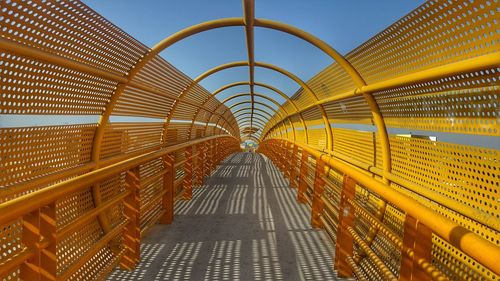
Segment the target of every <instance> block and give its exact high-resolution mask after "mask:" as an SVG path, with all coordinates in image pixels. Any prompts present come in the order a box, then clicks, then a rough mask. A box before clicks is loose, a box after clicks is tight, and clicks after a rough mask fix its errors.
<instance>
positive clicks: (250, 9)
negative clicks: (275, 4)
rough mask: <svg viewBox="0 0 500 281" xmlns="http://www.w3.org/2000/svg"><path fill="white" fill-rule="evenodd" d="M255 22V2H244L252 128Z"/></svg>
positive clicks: (249, 0) (245, 0) (252, 0)
mask: <svg viewBox="0 0 500 281" xmlns="http://www.w3.org/2000/svg"><path fill="white" fill-rule="evenodd" d="M254 20H255V2H254V0H243V23H244V24H245V35H246V39H247V51H248V72H249V79H248V80H249V81H250V100H251V101H252V106H251V107H252V113H251V115H250V127H252V123H253V112H254V107H255V98H254V85H253V84H254V80H255V79H254V68H255V57H254V42H253V39H254V38H253V24H254Z"/></svg>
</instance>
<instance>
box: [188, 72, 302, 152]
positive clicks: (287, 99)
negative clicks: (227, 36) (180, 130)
mask: <svg viewBox="0 0 500 281" xmlns="http://www.w3.org/2000/svg"><path fill="white" fill-rule="evenodd" d="M209 72H211V71H209ZM213 73H214V72H213ZM213 73H212V72H211V74H213ZM205 78H206V76H205ZM195 80H196V79H195ZM199 82H200V81H198V83H199ZM241 85H250V82H247V81H242V82H235V83H231V84H227V85H224V86H222V87H220V88H219V89H217V90H215V91H214V92H213V93H212V94H211V95H210V96H209V97H208V98H207V99H205V101H203V103H202V104H201V106H205V104H206V103H207V102H208V101H209V100H210V99H211V98H215V97H216V96H217V95H218V94H219V93H221V92H223V91H224V90H227V89H230V88H232V87H237V86H241ZM254 85H256V86H260V87H264V88H267V89H269V90H271V91H273V92H275V93H277V94H278V95H279V96H281V97H282V98H284V99H285V100H286V101H287V102H289V103H290V104H291V105H292V106H293V107H294V109H295V111H297V112H298V111H299V108H298V107H297V105H296V104H295V102H294V101H293V100H291V99H290V98H289V97H288V96H287V95H286V94H285V93H283V92H282V91H280V90H279V89H277V88H275V87H273V86H271V85H268V84H265V83H261V82H254ZM200 109H201V107H200ZM199 111H200V110H199V109H198V110H197V111H196V112H195V114H194V119H193V120H196V116H197V115H198V113H199ZM293 114H295V113H292V115H293ZM298 115H299V118H300V121H301V123H302V126H303V128H304V130H305V134H304V135H305V140H306V141H305V142H306V143H308V136H307V126H306V123H305V122H304V118H303V117H302V114H301V113H300V112H299V113H298ZM288 116H290V114H288ZM283 119H284V118H283ZM290 124H292V128H293V127H294V126H293V123H292V122H290ZM193 125H194V122H193V123H192V124H191V129H190V132H191V130H192V128H193ZM293 131H294V134H295V129H293ZM294 139H295V138H294Z"/></svg>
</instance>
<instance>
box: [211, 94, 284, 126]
mask: <svg viewBox="0 0 500 281" xmlns="http://www.w3.org/2000/svg"><path fill="white" fill-rule="evenodd" d="M248 95H250V94H248V93H241V94H236V95H233V96H230V97H228V98H226V99H225V100H224V101H222V102H221V105H222V104H226V103H227V102H228V101H230V100H232V99H234V98H238V97H242V96H248ZM254 95H255V96H259V97H262V98H264V99H267V100H269V101H270V102H272V103H274V104H275V105H277V106H278V107H279V108H281V109H282V110H283V111H284V112H285V114H288V113H287V111H286V109H285V108H283V107H282V106H281V105H280V104H279V103H278V102H276V101H275V100H274V99H272V98H270V97H267V96H264V95H260V94H257V93H254ZM253 103H254V104H255V103H258V104H261V105H263V106H266V107H267V108H269V109H270V110H272V111H273V112H275V114H277V115H279V116H282V115H281V113H279V111H278V110H276V109H274V108H272V107H270V106H269V105H267V104H265V103H261V102H257V101H254V102H253ZM219 107H220V105H219V106H217V107H216V108H215V109H214V112H216V111H217V110H218V109H219ZM226 111H227V110H225V111H224V112H223V113H222V114H219V120H220V116H224V114H225V113H226ZM208 120H211V117H210V118H209V119H208ZM219 120H217V123H216V124H218V123H219Z"/></svg>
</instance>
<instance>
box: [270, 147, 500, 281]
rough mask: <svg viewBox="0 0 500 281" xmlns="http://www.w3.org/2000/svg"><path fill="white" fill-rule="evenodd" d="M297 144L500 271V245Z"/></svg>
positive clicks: (499, 272) (480, 260) (322, 153)
mask: <svg viewBox="0 0 500 281" xmlns="http://www.w3.org/2000/svg"><path fill="white" fill-rule="evenodd" d="M266 142H269V140H266V141H261V146H262V145H263V144H265V143H266ZM295 145H297V146H299V147H300V148H301V149H303V150H304V151H306V152H307V153H308V154H309V155H311V156H312V157H314V158H316V159H320V160H322V161H324V163H325V164H326V165H328V166H330V167H331V168H333V169H336V170H338V171H340V172H342V173H344V174H347V175H349V177H351V178H353V179H354V180H355V181H356V182H357V183H358V184H360V185H362V186H363V187H365V188H367V189H368V190H370V191H371V192H373V193H375V194H378V195H379V196H380V197H381V198H382V199H384V200H386V201H388V202H390V203H391V204H393V205H394V206H396V207H397V208H399V209H400V210H402V211H403V212H405V213H406V214H408V215H410V216H412V217H414V218H415V219H417V220H418V221H419V222H421V223H423V224H424V225H425V226H427V227H428V228H430V229H431V230H432V232H433V233H434V234H436V235H438V236H440V237H441V238H443V239H444V240H446V241H447V242H448V243H450V244H451V245H453V246H454V247H456V248H457V249H459V250H461V251H463V252H464V253H465V254H467V255H469V256H470V257H472V258H473V259H475V260H476V261H478V262H479V263H481V264H482V265H484V266H485V267H486V268H488V269H489V270H491V271H493V272H494V273H496V274H500V267H499V266H498V261H499V260H500V247H498V246H497V245H495V244H493V243H492V242H490V241H488V240H486V239H484V238H482V237H481V236H479V235H477V234H475V233H473V232H472V231H470V230H468V229H466V228H464V227H462V226H460V225H458V224H457V223H455V222H453V221H452V220H450V219H448V218H446V217H444V216H443V215H441V214H439V213H437V212H435V211H433V210H432V209H431V208H429V207H426V206H424V205H422V204H420V203H419V202H418V201H416V200H415V199H412V198H410V197H408V196H406V195H404V194H403V193H401V192H399V191H397V190H395V189H394V188H392V187H391V186H389V185H388V184H386V183H384V182H382V181H378V180H375V179H373V178H372V177H371V176H369V175H367V174H365V172H363V171H360V170H359V169H357V168H355V167H354V166H352V165H349V164H346V163H344V162H342V161H338V160H337V159H335V158H333V157H331V156H329V155H327V154H325V153H324V152H323V151H319V150H317V149H315V148H313V147H311V146H309V145H305V144H301V143H295ZM485 253H487V254H485Z"/></svg>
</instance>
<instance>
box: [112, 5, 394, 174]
mask: <svg viewBox="0 0 500 281" xmlns="http://www.w3.org/2000/svg"><path fill="white" fill-rule="evenodd" d="M247 3H249V2H247ZM249 15H250V14H248V15H247V18H248V17H249ZM252 17H253V16H252ZM252 23H253V25H255V26H260V27H265V28H270V29H275V30H280V31H283V32H286V33H288V34H291V35H294V36H297V37H299V38H301V39H303V40H305V41H307V42H309V43H311V44H313V45H314V46H316V47H318V48H319V49H321V50H322V51H323V52H325V53H326V54H328V55H329V56H330V57H331V58H333V59H334V60H335V61H336V62H337V63H338V64H339V66H341V67H342V68H343V69H344V71H346V73H347V74H348V75H349V76H350V77H351V79H352V80H353V81H354V83H355V84H356V85H357V87H358V89H360V90H361V89H362V87H363V86H365V85H366V83H365V81H364V80H363V79H362V77H361V76H360V75H359V73H358V72H357V71H356V70H355V69H354V67H353V66H352V65H351V64H350V63H349V62H348V61H347V60H346V59H345V58H344V57H343V56H341V55H340V54H339V53H338V52H337V51H336V50H335V49H333V48H332V47H331V46H330V45H328V44H326V43H325V42H323V41H322V40H320V39H319V38H317V37H315V36H313V35H312V34H309V33H307V32H305V31H303V30H301V29H298V28H295V27H293V26H290V25H287V24H283V23H280V22H276V21H272V20H265V19H255V18H253V20H252ZM238 25H240V26H241V25H243V26H245V27H247V24H246V23H245V20H244V19H239V18H229V19H219V20H214V21H209V22H205V23H202V24H198V25H195V26H192V27H189V28H186V29H184V30H181V31H179V32H177V33H175V34H173V35H171V36H169V37H168V38H166V39H164V40H162V41H161V42H160V43H158V44H157V45H155V46H154V47H153V49H152V50H151V52H150V53H149V54H148V55H147V56H146V57H145V58H144V59H143V60H142V61H141V62H139V63H138V65H139V66H140V67H139V68H142V66H143V65H144V64H145V63H142V62H143V61H146V62H147V61H149V60H151V59H152V58H153V57H154V56H155V55H156V54H157V53H159V52H160V51H162V50H163V49H165V48H167V47H169V46H170V45H172V44H174V43H175V42H178V41H180V40H182V39H184V38H186V37H188V36H191V35H193V34H197V33H199V32H203V31H206V30H210V29H214V28H220V27H226V26H238ZM141 63H142V64H141ZM137 68H138V67H137V66H136V67H135V68H134V69H133V70H132V71H131V73H132V72H134V71H135V69H137ZM134 75H135V74H133V75H132V76H134ZM363 94H364V95H365V99H366V100H367V103H368V104H369V106H370V109H371V111H372V115H373V117H374V121H375V125H376V126H377V129H378V132H379V135H380V138H381V144H382V154H383V170H384V172H389V171H390V166H391V165H390V154H389V153H390V151H389V141H388V136H387V130H386V128H385V123H384V121H383V117H382V115H381V114H380V110H379V109H378V105H377V103H376V101H375V99H374V98H373V96H371V95H370V94H368V93H363ZM316 101H317V99H316ZM110 103H111V102H110ZM318 108H320V110H321V111H322V115H324V116H323V118H324V119H325V118H326V121H328V117H327V116H326V112H325V111H324V108H323V107H322V106H321V105H319V106H318ZM325 129H326V131H327V136H328V137H329V139H327V142H329V144H328V145H327V146H328V148H329V149H330V150H331V149H332V134H331V127H330V124H329V122H327V123H325ZM383 178H384V179H385V178H386V177H385V176H383Z"/></svg>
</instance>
